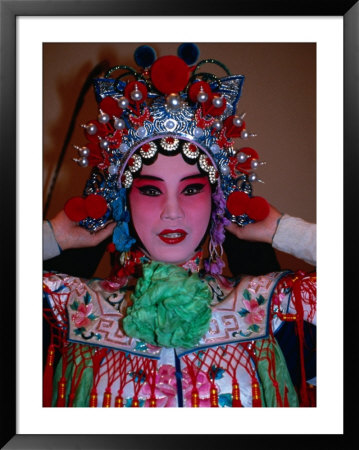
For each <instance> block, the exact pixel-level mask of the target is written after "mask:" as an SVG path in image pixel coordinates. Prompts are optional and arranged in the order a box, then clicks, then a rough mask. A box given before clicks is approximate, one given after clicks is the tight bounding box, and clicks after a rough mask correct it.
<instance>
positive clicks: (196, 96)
mask: <svg viewBox="0 0 359 450" xmlns="http://www.w3.org/2000/svg"><path fill="white" fill-rule="evenodd" d="M183 48H185V49H186V51H184V50H183ZM192 50H193V49H192ZM179 54H180V56H181V57H175V56H169V57H162V58H159V59H157V60H155V59H154V58H152V59H151V52H150V50H149V49H148V48H144V47H140V48H139V51H137V53H136V55H135V59H136V62H137V63H138V65H140V66H141V65H143V66H144V71H143V72H142V73H141V74H139V73H137V72H135V71H133V72H132V75H133V76H134V77H135V81H128V82H123V81H122V79H121V77H119V78H117V79H115V80H114V79H110V78H109V75H111V74H112V71H109V73H108V74H107V76H106V77H105V78H104V79H100V80H98V81H97V84H96V90H97V94H98V96H99V98H98V99H99V109H100V111H99V117H98V120H97V121H92V122H90V123H88V124H86V125H85V134H86V137H87V138H88V140H89V143H88V144H87V145H86V147H83V148H79V153H80V158H79V160H78V162H79V163H80V165H83V166H86V165H87V164H88V163H90V164H91V165H93V166H94V167H95V169H94V171H93V173H92V176H91V177H90V180H89V183H88V185H87V188H86V190H85V195H84V197H79V198H74V199H71V200H70V201H69V202H68V203H67V205H66V206H65V212H66V214H67V215H68V216H69V217H70V218H71V219H72V220H73V221H75V222H80V223H81V224H82V225H83V226H84V227H85V228H87V229H89V230H92V231H97V230H99V229H102V228H103V227H104V225H105V223H106V222H107V221H108V220H109V219H110V218H111V217H112V218H113V219H114V220H115V222H116V226H115V228H114V232H113V246H112V250H113V251H114V255H115V256H114V260H115V264H114V271H113V274H112V276H111V277H110V278H109V279H107V280H89V281H85V280H81V279H79V278H75V277H70V276H66V275H61V274H52V273H48V274H45V277H44V292H45V296H46V297H47V299H48V301H49V305H50V310H51V311H50V310H49V311H47V312H48V313H49V315H48V320H49V322H50V323H51V325H52V329H53V337H52V345H50V351H49V359H48V363H47V366H46V369H45V380H44V404H45V405H46V406H50V405H51V404H52V405H57V406H66V405H67V406H152V407H154V406H179V407H181V406H192V407H198V406H298V405H299V404H301V405H308V404H309V399H308V392H307V390H306V385H305V374H304V373H302V385H301V388H300V392H296V389H295V388H294V386H293V384H292V381H291V378H290V375H289V372H288V370H287V367H286V362H285V359H284V357H283V355H282V352H281V350H280V348H279V345H278V344H277V342H276V339H275V332H276V331H277V330H278V329H279V328H280V326H281V324H282V323H283V322H284V321H296V323H297V325H298V327H297V330H298V337H299V340H301V344H303V336H302V324H303V320H308V321H310V322H315V304H314V294H315V286H314V282H315V279H314V277H313V276H305V275H304V274H297V275H295V276H294V275H291V274H288V273H272V274H269V275H267V276H259V277H242V278H238V279H236V280H229V279H226V278H224V277H223V276H222V275H221V272H222V269H223V267H224V262H223V260H222V243H223V240H224V230H225V227H227V228H228V229H229V230H230V231H232V232H234V233H240V231H238V228H237V227H238V226H241V227H242V226H244V225H246V224H248V223H251V222H254V221H256V222H257V224H255V225H258V224H259V223H260V222H261V221H263V222H262V223H263V224H264V226H263V228H266V229H267V233H270V235H271V236H273V234H274V232H275V231H276V228H275V227H276V222H277V220H276V219H278V220H279V218H280V214H279V213H278V212H277V211H275V210H274V209H273V208H270V207H269V206H268V204H267V203H266V201H265V200H264V199H262V198H259V197H254V196H253V195H252V187H251V181H253V180H254V179H255V174H254V172H253V169H255V167H257V165H258V155H257V153H256V152H255V151H254V150H253V149H251V148H249V147H244V148H242V149H240V151H238V150H237V151H236V150H235V149H234V139H236V138H238V139H247V138H248V137H250V134H249V133H248V132H247V131H246V128H245V123H244V120H243V117H238V116H235V115H234V114H233V111H234V110H235V106H236V104H237V102H238V99H239V94H240V90H241V86H242V82H243V77H241V76H231V75H229V74H228V76H227V77H225V78H223V79H220V80H216V79H214V78H213V77H204V76H203V74H202V73H201V74H200V75H197V76H196V74H195V73H196V69H197V68H198V67H200V66H201V63H199V64H197V66H196V68H193V67H191V64H193V61H189V60H188V57H187V56H186V58H185V59H186V61H184V59H183V56H185V55H188V47H182V51H181V52H180V53H179ZM184 54H185V55H184ZM144 55H145V56H146V58H144ZM143 60H146V63H144V64H142V62H143ZM206 62H208V61H206ZM149 67H150V69H149ZM117 69H118V67H117V68H116V70H117ZM126 69H128V68H127V67H126ZM207 75H208V74H207ZM207 79H210V80H212V81H211V82H207V81H206V80H207ZM213 80H214V81H213ZM98 169H100V171H101V172H100V171H99V170H98ZM229 219H230V220H229ZM285 220H287V218H284V220H283V222H284V223H285ZM289 220H290V219H289ZM231 221H232V222H233V223H234V224H235V225H233V224H231ZM265 221H267V222H265ZM265 223H270V224H272V225H271V227H272V229H271V228H268V226H266V225H265ZM230 224H231V225H230ZM273 224H274V225H273ZM249 226H251V225H248V228H249ZM253 226H254V225H253ZM233 227H234V228H233ZM278 228H279V227H278ZM244 229H245V228H244ZM206 246H208V252H207V253H208V257H207V258H206V259H204V258H203V253H202V247H203V248H204V247H206ZM117 253H118V254H119V255H117ZM117 256H118V258H117ZM56 348H58V349H59V350H60V353H61V360H60V363H59V365H58V367H57V369H56V373H55V377H54V381H53V380H52V370H53V358H54V351H55V349H56ZM302 357H303V355H302V353H301V358H302ZM302 363H303V361H302ZM302 367H304V365H303V364H302ZM302 370H304V369H302ZM53 388H54V389H53Z"/></svg>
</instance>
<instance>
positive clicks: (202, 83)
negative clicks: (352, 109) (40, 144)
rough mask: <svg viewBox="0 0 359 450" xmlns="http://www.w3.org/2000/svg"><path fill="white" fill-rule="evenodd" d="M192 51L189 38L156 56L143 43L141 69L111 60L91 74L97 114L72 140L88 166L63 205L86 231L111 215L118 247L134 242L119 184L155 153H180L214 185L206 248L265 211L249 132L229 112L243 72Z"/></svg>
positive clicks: (126, 185) (123, 184) (125, 183)
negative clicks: (255, 190)
mask: <svg viewBox="0 0 359 450" xmlns="http://www.w3.org/2000/svg"><path fill="white" fill-rule="evenodd" d="M198 54H199V52H198V48H197V46H195V45H194V44H182V45H181V46H179V48H178V55H177V56H175V55H168V56H162V57H160V58H156V54H155V52H154V50H153V49H152V48H151V47H149V46H146V45H144V46H141V47H138V48H137V49H136V51H135V54H134V58H135V61H136V63H137V65H138V66H140V67H141V68H142V69H141V70H135V69H133V68H132V67H129V66H116V67H113V68H112V69H110V70H109V71H108V72H107V73H106V74H105V76H104V77H103V78H98V79H95V80H94V87H95V93H96V98H97V102H98V106H99V114H98V117H97V119H96V120H91V121H89V122H88V123H87V124H85V125H83V127H84V131H85V136H86V138H87V140H88V142H87V144H86V145H85V146H83V147H78V146H75V148H76V149H77V150H78V153H79V157H78V158H76V159H75V161H77V162H78V164H79V165H80V166H83V167H87V166H88V165H89V166H92V167H93V169H92V173H91V176H90V178H89V181H88V183H87V185H86V188H85V191H84V196H83V197H76V198H73V199H71V200H70V201H69V202H68V203H67V205H66V206H65V211H66V212H67V214H68V215H69V217H71V218H72V219H73V220H76V221H80V224H81V225H82V226H84V227H86V228H87V229H89V230H91V231H96V230H98V229H99V228H101V227H103V226H104V224H105V223H106V221H107V220H109V219H110V218H114V219H115V220H116V221H117V227H116V229H115V232H114V242H115V244H116V247H117V249H118V250H120V251H123V250H128V249H129V248H130V247H131V245H132V243H133V242H134V240H133V239H132V238H131V237H130V236H129V233H128V225H127V224H128V221H129V211H128V210H127V208H126V195H125V192H126V189H128V188H129V187H130V186H131V184H132V180H133V177H134V176H136V173H139V172H140V170H141V167H142V164H149V163H151V162H152V161H153V160H154V159H155V158H156V156H157V153H158V152H161V153H165V154H176V153H179V152H181V153H182V155H183V157H184V159H185V160H186V161H187V162H189V163H190V164H196V163H197V165H198V167H199V169H200V170H201V171H203V172H205V173H207V174H208V177H209V180H210V182H211V184H213V185H216V188H215V192H214V195H213V198H214V200H215V205H216V208H217V211H214V214H213V216H212V217H213V219H214V221H216V220H217V222H218V221H219V222H220V226H218V223H217V227H216V226H214V232H213V233H212V234H213V235H212V241H214V242H212V247H213V248H214V247H216V245H218V244H221V243H222V242H223V237H224V233H223V226H224V224H225V223H226V221H229V220H230V221H232V222H236V223H237V224H239V225H246V224H248V223H249V222H253V221H257V220H262V219H263V218H265V217H266V215H267V214H268V211H269V207H268V204H267V202H266V201H265V200H264V199H263V198H262V197H255V196H253V194H252V183H253V181H256V180H257V175H256V173H255V169H256V168H257V167H258V165H259V164H261V163H260V162H259V161H258V154H257V152H256V151H255V150H254V149H253V148H251V147H248V146H247V145H246V144H245V143H246V141H247V139H248V138H250V137H253V136H255V135H254V134H253V133H250V132H248V131H247V128H246V123H245V121H244V117H245V114H241V115H237V112H236V109H237V104H238V101H239V98H240V96H241V90H242V86H243V82H244V76H243V75H231V74H230V72H229V71H228V69H227V68H226V67H225V66H224V65H223V64H222V63H220V62H219V61H216V60H213V59H206V60H202V61H200V62H198V63H197V64H195V62H196V61H197V58H198ZM204 64H216V65H217V66H220V67H221V68H222V69H223V71H224V72H225V74H226V75H225V76H224V77H223V78H218V77H217V76H215V75H214V74H212V73H208V72H201V71H200V68H202V66H203V65H204ZM118 72H122V73H120V75H119V76H117V77H114V74H115V73H118ZM242 143H244V145H243V144H242ZM241 144H242V146H241ZM218 210H219V211H218ZM216 228H217V231H216V230H215V229H216ZM216 234H217V238H216V237H214V236H215V235H216ZM218 235H221V236H218ZM222 235H223V236H222ZM213 248H212V252H213V251H214V250H213Z"/></svg>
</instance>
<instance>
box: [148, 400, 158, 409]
mask: <svg viewBox="0 0 359 450" xmlns="http://www.w3.org/2000/svg"><path fill="white" fill-rule="evenodd" d="M149 406H150V408H156V397H151V398H150V405H149Z"/></svg>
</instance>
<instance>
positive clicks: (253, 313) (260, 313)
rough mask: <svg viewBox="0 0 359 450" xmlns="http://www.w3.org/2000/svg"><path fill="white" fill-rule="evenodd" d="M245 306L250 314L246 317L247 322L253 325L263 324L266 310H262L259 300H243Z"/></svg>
mask: <svg viewBox="0 0 359 450" xmlns="http://www.w3.org/2000/svg"><path fill="white" fill-rule="evenodd" d="M243 304H244V306H245V307H246V309H247V311H249V314H247V315H246V317H245V319H244V320H245V322H246V323H248V324H250V325H252V324H254V323H261V322H262V321H263V319H264V316H265V311H264V309H261V308H260V306H259V305H258V302H257V300H253V299H252V300H243Z"/></svg>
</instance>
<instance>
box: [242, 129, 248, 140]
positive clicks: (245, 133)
mask: <svg viewBox="0 0 359 450" xmlns="http://www.w3.org/2000/svg"><path fill="white" fill-rule="evenodd" d="M248 136H249V133H248V131H246V130H243V131H242V133H241V138H242V139H247V138H248Z"/></svg>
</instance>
